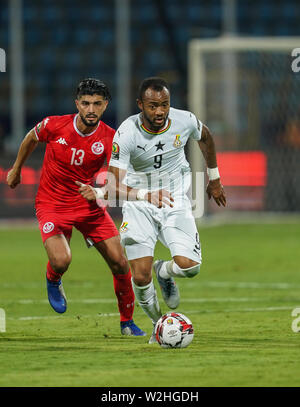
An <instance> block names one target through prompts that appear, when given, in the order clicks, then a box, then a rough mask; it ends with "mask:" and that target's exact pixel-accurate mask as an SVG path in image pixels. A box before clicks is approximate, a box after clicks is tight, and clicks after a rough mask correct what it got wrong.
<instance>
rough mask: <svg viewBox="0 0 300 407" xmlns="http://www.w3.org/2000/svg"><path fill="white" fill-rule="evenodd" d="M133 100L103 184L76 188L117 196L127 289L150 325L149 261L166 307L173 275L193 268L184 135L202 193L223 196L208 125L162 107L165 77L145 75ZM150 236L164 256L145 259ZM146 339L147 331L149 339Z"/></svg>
mask: <svg viewBox="0 0 300 407" xmlns="http://www.w3.org/2000/svg"><path fill="white" fill-rule="evenodd" d="M137 104H138V107H139V108H140V110H141V113H140V114H136V115H133V116H130V117H129V118H127V119H126V120H125V121H124V122H123V123H122V124H121V125H120V127H119V128H118V130H117V131H116V133H115V136H114V140H113V146H112V148H113V151H112V156H111V160H110V163H109V169H108V173H109V174H110V175H111V177H110V180H109V181H108V184H107V185H106V190H103V189H99V188H94V189H93V188H92V187H90V186H83V187H82V188H81V193H82V195H83V196H84V197H85V198H87V199H95V198H103V197H104V195H105V193H106V192H107V191H108V195H115V196H116V198H117V199H120V200H124V203H123V207H122V211H123V222H122V225H121V227H120V236H121V241H122V244H123V246H124V247H125V249H126V254H127V257H128V260H129V262H130V265H131V271H132V285H133V290H134V293H135V296H136V299H137V301H138V302H139V305H140V306H141V308H142V309H143V310H144V312H145V313H146V314H147V315H148V316H149V317H150V318H151V320H152V323H153V325H154V326H155V323H156V322H157V320H158V319H159V318H160V317H161V315H162V313H161V309H160V305H159V302H158V299H157V293H156V290H155V287H154V284H153V279H152V267H153V269H154V271H155V274H156V277H157V280H158V283H159V285H160V288H161V291H162V296H163V298H164V301H165V302H166V304H167V305H168V307H169V308H171V309H175V308H177V307H178V305H179V301H180V295H179V290H178V287H177V285H176V283H175V281H174V277H189V278H190V277H194V276H196V275H197V274H198V273H199V271H200V265H201V246H200V240H199V235H198V231H197V227H196V224H195V220H194V217H193V215H192V209H191V203H190V200H189V198H188V197H187V191H188V189H189V187H190V177H191V175H190V166H189V163H188V162H187V160H186V157H185V152H184V146H185V145H186V143H187V141H188V139H189V138H190V137H191V138H193V139H195V140H197V141H198V144H199V147H200V149H201V151H202V153H203V156H204V158H205V161H206V164H207V172H208V176H209V183H208V186H207V189H206V191H207V194H208V197H209V199H210V198H211V197H213V198H214V200H215V202H216V203H217V204H218V205H219V206H220V205H223V206H225V205H226V197H225V193H224V190H223V187H222V185H221V182H220V175H219V171H218V167H217V159H216V150H215V145H214V142H213V138H212V135H211V133H210V131H209V129H208V128H207V127H206V126H205V125H204V124H203V123H201V122H200V121H199V120H198V119H197V118H196V117H195V115H194V114H193V113H191V112H188V111H184V110H178V109H174V108H171V107H170V91H169V86H168V84H167V83H166V82H165V81H164V80H163V79H162V78H157V77H152V78H147V79H145V80H144V81H143V82H142V83H141V85H140V89H139V95H138V100H137ZM106 196H107V194H106ZM158 239H159V240H160V241H161V242H162V243H163V244H164V245H165V246H166V247H168V248H169V250H170V252H171V256H172V260H169V261H163V260H157V261H156V262H155V263H154V264H153V256H154V248H155V245H156V242H157V240H158ZM154 342H156V339H155V335H154V332H153V334H152V336H151V338H150V340H149V343H154Z"/></svg>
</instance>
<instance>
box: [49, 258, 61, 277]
mask: <svg viewBox="0 0 300 407" xmlns="http://www.w3.org/2000/svg"><path fill="white" fill-rule="evenodd" d="M61 276H62V274H59V273H56V271H54V270H53V268H52V267H51V265H50V262H49V261H48V264H47V278H48V280H50V281H59V280H60V279H61Z"/></svg>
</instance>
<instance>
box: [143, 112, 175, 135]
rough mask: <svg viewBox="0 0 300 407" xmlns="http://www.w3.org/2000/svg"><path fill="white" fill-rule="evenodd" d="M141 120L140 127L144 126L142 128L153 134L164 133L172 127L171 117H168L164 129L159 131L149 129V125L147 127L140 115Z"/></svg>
mask: <svg viewBox="0 0 300 407" xmlns="http://www.w3.org/2000/svg"><path fill="white" fill-rule="evenodd" d="M139 121H140V127H141V128H142V130H144V131H145V132H146V133H148V134H153V135H160V134H163V133H165V132H166V131H168V130H169V128H170V127H171V119H170V118H168V122H167V123H166V125H165V127H164V128H163V129H161V130H159V131H157V132H156V131H152V130H149V129H147V127H145V125H144V124H143V122H142V120H141V117H140V116H139Z"/></svg>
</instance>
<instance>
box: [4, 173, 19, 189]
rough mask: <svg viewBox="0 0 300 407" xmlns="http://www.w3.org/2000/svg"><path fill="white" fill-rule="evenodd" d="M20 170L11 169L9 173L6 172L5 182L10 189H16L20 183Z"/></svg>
mask: <svg viewBox="0 0 300 407" xmlns="http://www.w3.org/2000/svg"><path fill="white" fill-rule="evenodd" d="M21 179H22V177H21V170H16V169H14V168H12V169H11V170H10V171H8V174H7V177H6V181H7V185H8V186H10V187H11V188H16V186H17V185H18V184H20V182H21Z"/></svg>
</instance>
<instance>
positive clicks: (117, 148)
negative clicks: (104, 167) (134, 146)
mask: <svg viewBox="0 0 300 407" xmlns="http://www.w3.org/2000/svg"><path fill="white" fill-rule="evenodd" d="M111 155H112V158H114V159H115V160H118V159H119V157H120V146H119V144H118V143H116V142H115V141H114V142H113V144H112V153H111Z"/></svg>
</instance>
